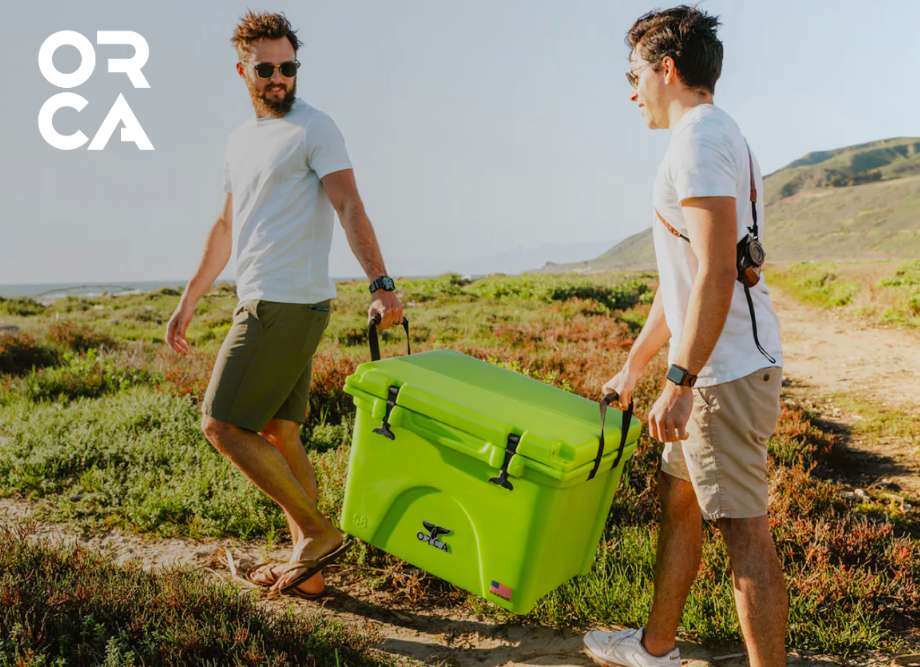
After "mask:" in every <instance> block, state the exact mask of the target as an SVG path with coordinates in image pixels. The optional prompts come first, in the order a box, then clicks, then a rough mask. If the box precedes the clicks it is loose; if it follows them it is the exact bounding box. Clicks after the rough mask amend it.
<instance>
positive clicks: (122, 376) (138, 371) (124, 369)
mask: <svg viewBox="0 0 920 667" xmlns="http://www.w3.org/2000/svg"><path fill="white" fill-rule="evenodd" d="M155 381H158V377H157V376H156V375H154V374H153V373H151V372H149V371H147V370H145V369H142V368H132V367H129V366H124V365H119V364H118V363H116V361H115V360H114V359H112V358H110V357H102V356H99V355H97V354H96V351H95V350H90V351H89V352H87V353H86V354H85V355H77V354H74V353H73V352H68V353H65V354H64V357H63V363H62V365H61V366H57V367H54V368H44V369H41V370H35V371H32V372H31V373H30V374H29V375H28V376H27V377H25V378H24V385H25V391H24V394H25V396H26V397H28V398H29V399H30V400H32V401H59V400H65V401H70V400H74V399H76V398H93V397H96V396H102V395H103V394H111V393H115V392H119V391H122V390H124V389H127V388H128V387H131V386H133V385H136V384H143V383H150V382H155Z"/></svg>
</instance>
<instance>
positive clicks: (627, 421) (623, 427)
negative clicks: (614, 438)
mask: <svg viewBox="0 0 920 667" xmlns="http://www.w3.org/2000/svg"><path fill="white" fill-rule="evenodd" d="M619 399H620V395H619V394H617V393H616V392H613V393H610V394H607V395H606V396H604V397H603V398H602V399H601V400H600V411H601V435H600V437H599V438H598V441H597V456H595V457H594V466H593V467H592V468H591V472H590V473H588V479H589V480H592V479H594V475H596V474H597V469H598V468H599V467H600V465H601V459H602V458H603V456H604V426H605V425H606V422H607V407H608V406H609V405H610V404H611V403H613V402H614V401H618V400H619ZM632 417H633V402H632V401H630V402H629V407H628V408H626V410H624V411H623V413H622V421H621V423H620V449H619V451H617V456H616V459H614V461H613V465H612V466H610V469H611V470H613V469H614V468H616V467H617V465H619V463H620V459H621V458H623V450H624V449H625V448H626V438H628V437H629V427H630V425H631V424H632Z"/></svg>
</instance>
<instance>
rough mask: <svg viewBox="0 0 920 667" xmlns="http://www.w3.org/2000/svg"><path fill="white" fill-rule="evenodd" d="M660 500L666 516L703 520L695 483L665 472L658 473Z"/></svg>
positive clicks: (681, 519) (683, 519) (682, 519)
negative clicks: (694, 488) (694, 486)
mask: <svg viewBox="0 0 920 667" xmlns="http://www.w3.org/2000/svg"><path fill="white" fill-rule="evenodd" d="M658 484H659V487H658V488H659V492H658V493H659V500H660V501H661V511H662V513H663V514H664V515H665V517H666V518H669V519H673V520H677V521H691V520H695V521H701V520H702V519H701V516H700V507H699V504H698V503H697V501H696V492H695V491H694V490H693V485H692V484H691V483H690V482H688V481H687V480H684V479H679V478H677V477H674V476H672V475H669V474H667V473H664V472H659V473H658Z"/></svg>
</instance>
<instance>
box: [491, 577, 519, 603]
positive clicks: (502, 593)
mask: <svg viewBox="0 0 920 667" xmlns="http://www.w3.org/2000/svg"><path fill="white" fill-rule="evenodd" d="M489 592H490V593H492V595H497V596H498V597H500V598H503V599H505V600H510V599H511V595H512V593H513V592H514V591H512V590H511V589H510V588H508V587H507V586H505V585H504V584H501V583H499V582H497V581H494V580H493V581H492V585H491V586H489Z"/></svg>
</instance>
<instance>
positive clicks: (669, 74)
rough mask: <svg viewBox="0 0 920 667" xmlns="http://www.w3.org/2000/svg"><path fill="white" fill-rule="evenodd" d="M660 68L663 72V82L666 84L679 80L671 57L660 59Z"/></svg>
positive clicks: (675, 64) (675, 65)
mask: <svg viewBox="0 0 920 667" xmlns="http://www.w3.org/2000/svg"><path fill="white" fill-rule="evenodd" d="M661 67H662V69H663V71H664V82H665V83H666V84H670V83H677V81H678V79H679V78H680V77H679V76H678V74H677V63H675V62H674V58H672V57H671V56H665V57H664V58H662V59H661Z"/></svg>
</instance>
